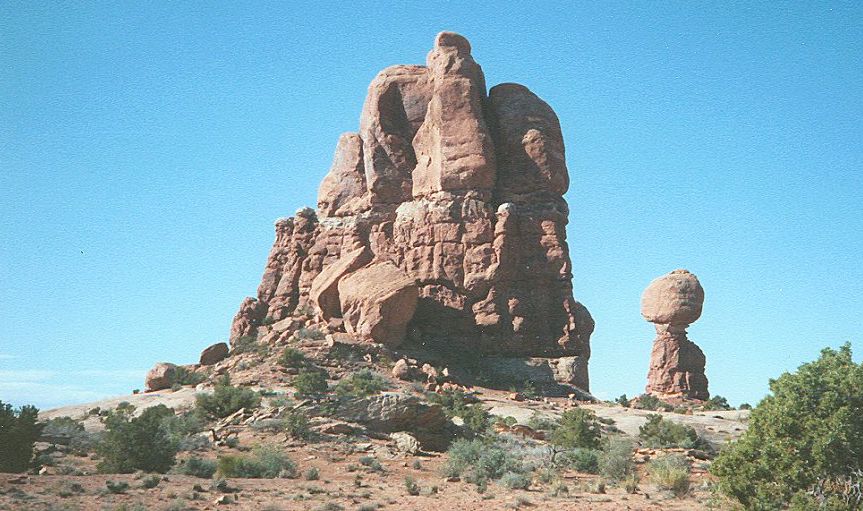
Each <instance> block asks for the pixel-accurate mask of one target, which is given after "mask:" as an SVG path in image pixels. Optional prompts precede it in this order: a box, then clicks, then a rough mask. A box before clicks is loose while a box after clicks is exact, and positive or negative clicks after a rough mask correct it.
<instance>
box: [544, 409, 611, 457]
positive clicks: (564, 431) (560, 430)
mask: <svg viewBox="0 0 863 511" xmlns="http://www.w3.org/2000/svg"><path fill="white" fill-rule="evenodd" d="M599 432H600V428H599V424H598V423H597V421H596V415H595V414H594V413H593V412H591V411H590V410H585V409H584V408H573V409H571V410H567V411H565V412H563V415H561V417H560V420H559V421H558V423H557V427H556V428H554V430H553V431H552V432H551V436H550V438H549V441H550V442H551V443H552V445H555V446H557V447H562V448H564V449H573V448H575V447H581V448H584V449H597V448H599V434H600V433H599Z"/></svg>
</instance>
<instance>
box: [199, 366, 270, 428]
mask: <svg viewBox="0 0 863 511" xmlns="http://www.w3.org/2000/svg"><path fill="white" fill-rule="evenodd" d="M260 404H261V396H260V395H259V394H258V393H257V392H255V391H253V390H251V389H247V388H244V387H234V386H233V385H231V379H230V377H229V376H228V375H225V376H224V377H223V378H221V379H220V380H219V381H218V382H217V383H216V385H215V388H214V389H213V393H212V394H198V395H197V396H196V397H195V406H196V409H197V411H198V413H199V415H201V416H202V417H206V418H209V419H221V418H223V417H227V416H228V415H231V414H232V413H234V412H236V411H237V410H239V409H241V408H247V409H251V408H257V407H258V405H260Z"/></svg>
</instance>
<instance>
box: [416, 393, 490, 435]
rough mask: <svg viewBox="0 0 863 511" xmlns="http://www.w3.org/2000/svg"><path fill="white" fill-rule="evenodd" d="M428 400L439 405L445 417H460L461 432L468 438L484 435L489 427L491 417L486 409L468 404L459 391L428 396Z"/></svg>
mask: <svg viewBox="0 0 863 511" xmlns="http://www.w3.org/2000/svg"><path fill="white" fill-rule="evenodd" d="M428 399H429V401H431V402H432V403H435V404H438V405H440V406H441V408H442V409H443V412H444V414H446V416H447V417H449V418H453V417H460V418H461V419H462V421H463V422H464V427H463V428H462V431H463V432H464V434H465V436H466V437H468V438H473V437H476V436H479V435H482V434H484V433H485V432H486V431H487V430H488V427H489V426H490V425H491V417H490V416H489V414H488V412H487V411H486V409H485V408H483V407H482V406H481V405H479V404H469V403H468V402H467V400H466V399H465V396H464V393H463V392H462V391H460V390H447V391H445V392H442V393H440V394H436V393H435V394H429V395H428Z"/></svg>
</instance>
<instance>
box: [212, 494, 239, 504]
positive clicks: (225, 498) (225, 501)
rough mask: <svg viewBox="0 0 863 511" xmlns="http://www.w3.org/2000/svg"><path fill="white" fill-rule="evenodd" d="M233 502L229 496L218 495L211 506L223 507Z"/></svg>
mask: <svg viewBox="0 0 863 511" xmlns="http://www.w3.org/2000/svg"><path fill="white" fill-rule="evenodd" d="M233 502H234V498H233V497H231V496H230V495H220V496H219V498H217V499H216V500H214V501H213V504H216V505H217V506H219V505H224V504H231V503H233Z"/></svg>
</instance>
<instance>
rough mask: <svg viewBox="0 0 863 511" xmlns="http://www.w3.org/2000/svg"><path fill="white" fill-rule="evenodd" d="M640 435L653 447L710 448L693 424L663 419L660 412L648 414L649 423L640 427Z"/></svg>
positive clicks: (643, 441) (645, 443)
mask: <svg viewBox="0 0 863 511" xmlns="http://www.w3.org/2000/svg"><path fill="white" fill-rule="evenodd" d="M638 437H639V438H640V439H641V441H642V443H643V444H644V445H645V446H647V447H650V448H652V449H664V448H668V447H682V448H684V449H710V445H709V444H708V443H707V442H706V441H705V440H704V439H703V438H701V437H700V436H698V433H697V432H696V431H695V429H694V428H693V427H692V426H687V425H686V424H678V423H676V422H674V421H670V420H667V419H663V418H662V416H661V415H659V414H651V415H648V416H647V423H646V424H644V425H643V426H641V427H640V428H638Z"/></svg>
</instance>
